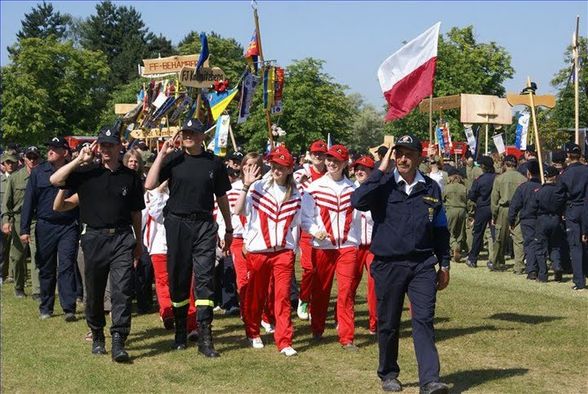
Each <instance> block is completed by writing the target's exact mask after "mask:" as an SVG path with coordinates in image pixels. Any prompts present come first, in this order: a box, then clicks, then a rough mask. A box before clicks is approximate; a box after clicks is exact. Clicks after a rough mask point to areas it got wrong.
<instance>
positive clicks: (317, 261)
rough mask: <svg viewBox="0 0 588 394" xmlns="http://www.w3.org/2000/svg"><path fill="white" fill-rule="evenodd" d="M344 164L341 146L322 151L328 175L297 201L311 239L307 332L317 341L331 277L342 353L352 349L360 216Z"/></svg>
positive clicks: (312, 184)
mask: <svg viewBox="0 0 588 394" xmlns="http://www.w3.org/2000/svg"><path fill="white" fill-rule="evenodd" d="M348 160H349V153H348V152H347V148H345V147H344V146H343V145H333V146H332V147H331V148H330V149H329V150H328V151H327V156H326V165H327V173H326V174H325V176H323V177H322V178H320V179H318V180H316V181H314V182H313V183H311V184H310V186H309V187H308V189H306V193H304V195H303V196H302V229H303V230H304V231H307V232H308V233H310V234H311V235H312V236H313V237H314V238H313V249H312V260H313V262H314V265H315V273H314V277H313V282H312V284H313V285H312V298H311V301H310V313H311V315H312V319H311V327H312V333H313V335H314V337H315V338H316V339H320V338H321V337H322V335H323V332H324V330H325V320H326V317H327V309H328V307H329V296H330V294H331V287H332V286H333V277H334V275H335V274H337V285H338V289H337V322H338V324H339V326H338V327H339V328H338V331H339V343H341V345H342V346H343V347H344V348H345V349H348V350H356V349H357V347H356V346H355V345H354V344H353V339H354V332H355V322H354V320H355V312H354V306H355V289H356V288H357V284H356V281H357V277H358V275H359V274H358V273H359V268H358V262H357V247H358V245H359V237H360V217H359V212H358V211H355V210H354V209H353V207H352V206H351V202H350V199H351V193H352V192H353V190H354V189H355V186H354V185H353V182H351V181H350V180H349V178H347V176H346V175H345V173H344V170H345V168H346V167H347V161H348Z"/></svg>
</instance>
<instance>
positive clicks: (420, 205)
mask: <svg viewBox="0 0 588 394" xmlns="http://www.w3.org/2000/svg"><path fill="white" fill-rule="evenodd" d="M421 150H422V148H421V142H420V141H419V140H418V139H417V138H416V137H415V136H412V135H405V136H402V137H400V138H399V139H398V141H397V144H396V145H395V146H394V147H393V148H392V147H391V148H390V149H389V150H388V152H387V154H386V155H385V156H384V158H383V159H382V161H381V162H380V165H379V168H378V169H377V170H375V171H374V172H373V173H372V174H371V175H370V177H369V178H368V180H367V181H366V182H364V183H363V184H362V185H361V186H360V187H359V188H358V189H356V190H355V192H354V193H353V194H352V196H351V203H352V205H353V207H354V208H356V209H358V210H360V211H368V210H369V211H371V214H372V218H373V220H374V228H373V236H372V237H373V238H372V246H371V251H372V253H373V254H374V256H375V257H374V261H373V263H372V267H371V275H372V277H373V278H374V281H375V287H376V297H377V300H378V301H377V315H378V345H379V352H380V356H379V366H378V376H379V377H380V379H381V380H382V388H383V390H384V391H401V390H402V385H401V383H400V382H399V381H398V379H397V378H398V374H399V373H400V367H399V366H398V362H397V361H398V338H399V331H400V317H401V314H402V307H403V304H404V297H405V294H408V297H409V299H410V302H411V305H412V329H413V338H414V347H415V353H416V357H417V363H418V369H419V384H420V386H421V393H446V392H447V391H448V387H447V385H445V384H443V383H441V382H440V381H439V370H440V364H439V355H438V353H437V348H436V347H435V341H434V338H435V332H434V327H433V319H434V315H435V299H436V294H437V290H442V289H444V288H445V287H447V285H448V284H449V260H450V252H449V249H450V248H449V230H448V228H447V218H446V216H445V210H444V208H443V205H442V200H443V198H442V196H441V190H440V189H439V186H438V185H437V183H436V182H435V181H433V180H431V178H429V177H426V176H423V175H422V174H421V173H420V172H419V171H418V170H417V169H418V166H419V161H420V153H421ZM392 151H395V158H396V169H395V170H394V171H392V172H389V173H387V170H388V166H389V163H390V156H391V155H392ZM437 263H439V265H440V268H439V271H435V264H437Z"/></svg>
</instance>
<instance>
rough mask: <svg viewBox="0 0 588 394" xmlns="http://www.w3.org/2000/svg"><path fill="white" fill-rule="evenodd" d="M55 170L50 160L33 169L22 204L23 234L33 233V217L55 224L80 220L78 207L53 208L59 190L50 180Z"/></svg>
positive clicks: (21, 230) (21, 225) (21, 227)
mask: <svg viewBox="0 0 588 394" xmlns="http://www.w3.org/2000/svg"><path fill="white" fill-rule="evenodd" d="M54 172H55V169H54V168H53V165H52V164H51V163H49V162H48V161H45V162H43V163H41V164H39V165H38V166H37V167H35V168H33V170H32V171H31V175H30V176H29V181H28V183H27V189H26V190H25V197H24V202H23V205H22V213H21V215H22V216H21V224H20V233H21V234H30V233H31V222H32V220H33V217H36V218H37V220H45V221H48V222H51V223H55V224H72V223H74V222H75V221H77V220H78V217H79V211H78V209H77V208H75V209H72V210H69V211H66V212H56V211H54V210H53V201H54V200H55V196H57V192H58V191H59V188H57V187H55V186H53V185H52V184H51V182H49V178H50V177H51V175H53V173H54Z"/></svg>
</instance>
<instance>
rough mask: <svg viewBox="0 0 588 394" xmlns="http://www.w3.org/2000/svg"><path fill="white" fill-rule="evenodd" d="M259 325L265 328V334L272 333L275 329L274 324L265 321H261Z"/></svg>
mask: <svg viewBox="0 0 588 394" xmlns="http://www.w3.org/2000/svg"><path fill="white" fill-rule="evenodd" d="M261 326H262V327H263V328H264V329H265V333H266V334H273V333H274V331H276V330H275V328H274V325H273V324H270V323H268V322H266V321H263V320H262V321H261Z"/></svg>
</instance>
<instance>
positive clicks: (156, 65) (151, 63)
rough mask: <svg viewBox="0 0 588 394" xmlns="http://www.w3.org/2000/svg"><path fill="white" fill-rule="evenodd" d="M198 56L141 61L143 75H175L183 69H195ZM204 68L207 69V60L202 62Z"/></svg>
mask: <svg viewBox="0 0 588 394" xmlns="http://www.w3.org/2000/svg"><path fill="white" fill-rule="evenodd" d="M199 56H200V55H199V54H196V55H183V56H170V57H161V58H157V59H143V64H144V65H145V67H144V69H143V75H153V74H167V73H177V72H180V71H181V70H182V68H184V67H196V63H198V57H199ZM204 67H208V60H206V61H205V62H204Z"/></svg>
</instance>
